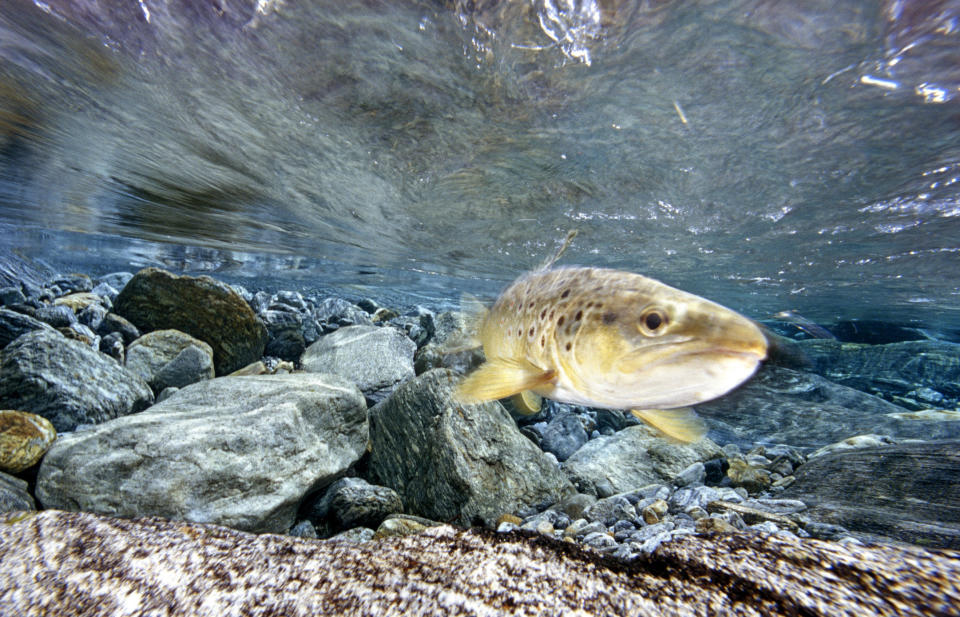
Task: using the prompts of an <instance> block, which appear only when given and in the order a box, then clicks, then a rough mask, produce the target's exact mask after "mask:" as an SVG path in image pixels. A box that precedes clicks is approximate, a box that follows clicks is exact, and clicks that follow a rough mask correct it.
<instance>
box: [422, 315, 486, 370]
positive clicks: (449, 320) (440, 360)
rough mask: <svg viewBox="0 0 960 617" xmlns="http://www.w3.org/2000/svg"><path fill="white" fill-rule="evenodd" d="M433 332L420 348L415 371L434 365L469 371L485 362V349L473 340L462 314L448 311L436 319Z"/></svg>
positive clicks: (433, 367) (430, 368)
mask: <svg viewBox="0 0 960 617" xmlns="http://www.w3.org/2000/svg"><path fill="white" fill-rule="evenodd" d="M433 327H434V334H433V338H432V339H431V340H430V342H429V343H427V344H426V345H424V346H423V347H421V348H420V349H419V350H417V354H416V357H415V358H414V370H416V372H417V375H422V374H423V373H426V372H427V371H429V370H432V369H435V368H447V369H450V370H452V371H454V372H456V373H460V374H461V375H462V374H466V373H468V372H470V371H471V370H473V369H474V368H476V367H478V366H480V364H481V363H482V362H483V350H482V349H481V348H480V346H479V345H477V344H474V343H472V342H470V335H469V332H468V330H469V326H468V324H467V322H466V319H465V318H464V315H463V313H461V312H459V311H447V312H445V313H440V314H439V315H437V318H436V319H435V320H433Z"/></svg>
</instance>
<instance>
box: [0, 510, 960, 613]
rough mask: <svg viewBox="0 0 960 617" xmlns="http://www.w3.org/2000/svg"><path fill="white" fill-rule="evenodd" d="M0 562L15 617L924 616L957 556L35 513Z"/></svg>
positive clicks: (791, 541)
mask: <svg viewBox="0 0 960 617" xmlns="http://www.w3.org/2000/svg"><path fill="white" fill-rule="evenodd" d="M668 537H669V536H668ZM0 562H2V563H3V568H2V569H0V604H2V605H4V606H14V607H16V609H17V611H18V612H22V613H23V614H28V615H32V614H46V615H80V614H83V615H84V616H85V617H105V616H110V617H128V616H133V615H138V616H140V615H147V614H163V615H167V616H168V617H185V616H187V615H201V614H202V615H218V616H220V615H224V616H226V615H249V614H262V615H285V616H286V617H307V616H310V617H313V616H315V615H318V614H321V613H326V614H333V613H336V614H350V615H358V616H359V615H370V616H373V615H423V616H431V617H439V616H444V617H460V616H466V615H500V614H504V613H514V614H521V613H522V614H538V615H650V616H666V615H695V614H704V613H705V611H704V607H717V608H716V610H715V611H713V613H715V614H718V615H719V614H723V615H728V614H729V615H733V614H756V615H764V616H765V617H782V616H786V615H806V616H808V617H828V616H835V615H882V616H885V617H886V616H890V617H892V616H894V615H896V616H897V617H926V616H929V615H956V614H957V608H956V598H957V597H958V596H960V584H958V582H957V581H958V580H960V554H958V553H955V552H948V553H943V552H935V551H925V550H923V549H919V548H913V547H893V546H875V547H868V546H858V545H854V544H847V545H843V544H838V543H830V542H822V541H818V540H800V539H799V538H795V537H784V536H781V535H779V534H771V535H764V534H716V535H711V536H693V535H685V536H683V537H674V538H672V539H670V540H669V541H666V542H661V543H660V544H659V546H658V547H657V548H656V551H655V552H654V553H653V555H651V556H650V557H645V556H642V555H641V556H640V557H638V558H637V560H635V561H632V562H623V561H617V560H614V559H610V558H609V557H607V556H604V555H601V554H598V553H596V552H595V551H589V550H583V549H581V548H579V547H577V546H571V545H569V544H565V543H563V542H561V541H559V540H552V539H550V538H546V537H542V536H541V537H537V538H535V539H530V538H527V537H524V536H521V535H520V534H518V533H509V534H496V533H494V532H491V531H486V530H456V529H454V528H452V527H450V526H447V525H443V526H438V527H436V528H431V529H426V530H424V531H423V532H421V533H419V534H416V535H410V536H406V537H402V538H385V539H384V540H382V541H380V542H367V543H357V542H344V541H339V542H330V541H327V542H318V541H316V540H311V539H305V538H295V537H290V536H286V535H270V534H267V535H253V534H248V533H242V532H238V531H235V530H232V529H227V528H224V527H216V526H209V525H197V524H190V523H183V522H178V521H167V520H163V519H157V518H150V519H141V520H133V521H130V520H121V519H112V518H108V517H103V516H97V515H94V514H88V513H74V512H56V511H46V512H40V513H37V514H35V515H33V516H28V517H23V516H22V514H17V515H11V517H10V518H8V519H7V520H2V521H0ZM904 564H909V567H905V566H904ZM50 581H69V593H64V591H63V588H62V586H60V585H59V584H54V585H51V583H50ZM758 590H759V591H758ZM518 607H520V608H518Z"/></svg>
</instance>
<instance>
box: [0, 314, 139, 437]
mask: <svg viewBox="0 0 960 617" xmlns="http://www.w3.org/2000/svg"><path fill="white" fill-rule="evenodd" d="M152 402H153V393H152V392H151V391H150V387H149V386H147V384H146V383H144V382H143V380H142V379H140V377H138V376H137V375H134V374H133V373H131V372H130V371H128V370H127V369H125V368H123V367H122V366H119V365H118V364H117V363H116V362H114V361H113V360H111V359H110V358H108V357H107V356H105V355H103V354H101V353H100V352H98V351H95V350H93V349H91V348H90V347H88V346H86V345H84V344H83V343H80V342H77V341H73V340H70V339H68V338H66V337H64V336H63V335H61V334H59V333H58V332H55V331H53V330H48V329H41V330H36V331H34V332H31V333H29V334H25V335H23V336H21V337H20V338H18V339H17V340H16V341H14V342H13V343H11V344H9V345H7V347H6V348H5V349H4V350H3V351H0V405H2V406H3V407H7V408H13V409H20V410H23V411H30V412H32V413H35V414H38V415H41V416H43V417H44V418H46V419H48V420H50V422H52V423H53V426H54V428H55V429H57V431H58V432H64V431H72V430H73V429H74V428H76V426H77V425H78V424H95V423H97V422H103V421H105V420H110V419H111V418H116V417H118V416H124V415H127V414H131V413H134V412H137V411H140V410H141V409H143V408H145V407H146V406H147V405H149V404H151V403H152Z"/></svg>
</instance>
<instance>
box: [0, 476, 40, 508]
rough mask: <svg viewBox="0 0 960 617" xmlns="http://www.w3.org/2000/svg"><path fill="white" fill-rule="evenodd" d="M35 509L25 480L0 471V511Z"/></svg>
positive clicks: (35, 506)
mask: <svg viewBox="0 0 960 617" xmlns="http://www.w3.org/2000/svg"><path fill="white" fill-rule="evenodd" d="M36 509H37V504H36V503H34V501H33V497H31V496H30V490H29V485H28V484H27V481H26V480H21V479H20V478H15V477H13V476H11V475H9V474H6V473H3V472H2V471H0V512H16V511H18V510H36Z"/></svg>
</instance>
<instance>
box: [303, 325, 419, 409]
mask: <svg viewBox="0 0 960 617" xmlns="http://www.w3.org/2000/svg"><path fill="white" fill-rule="evenodd" d="M416 350H417V346H416V344H415V343H414V342H413V341H411V340H410V339H409V338H407V337H406V336H405V335H404V334H403V333H401V332H399V331H398V330H396V329H395V328H381V327H377V326H347V327H344V328H340V329H339V330H337V331H336V332H334V333H332V334H328V335H326V336H323V337H321V338H320V339H319V340H318V341H317V342H316V343H314V344H313V345H311V346H310V347H308V348H307V350H306V351H305V352H304V354H303V357H302V358H301V359H300V362H301V364H302V366H303V370H304V371H307V372H310V373H333V374H334V375H340V376H341V377H345V378H346V379H349V380H350V381H352V382H353V383H355V384H357V387H359V388H360V390H361V392H363V394H364V396H366V397H367V400H368V401H369V402H371V403H377V402H379V401H381V400H383V399H384V398H385V397H386V396H387V395H388V394H389V393H390V392H391V391H393V389H394V388H395V387H396V386H397V384H399V383H400V382H402V381H403V380H405V379H409V378H411V377H413V353H414V352H415V351H416Z"/></svg>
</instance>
